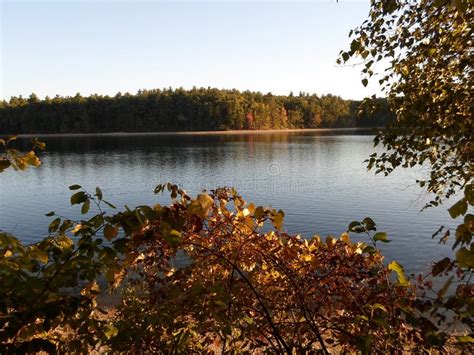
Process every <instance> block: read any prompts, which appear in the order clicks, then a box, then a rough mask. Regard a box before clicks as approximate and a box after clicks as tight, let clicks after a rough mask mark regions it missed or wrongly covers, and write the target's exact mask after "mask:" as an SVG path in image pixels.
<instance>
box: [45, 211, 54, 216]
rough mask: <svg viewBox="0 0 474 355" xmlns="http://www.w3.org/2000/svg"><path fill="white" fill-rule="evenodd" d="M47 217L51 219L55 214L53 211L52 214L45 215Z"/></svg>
mask: <svg viewBox="0 0 474 355" xmlns="http://www.w3.org/2000/svg"><path fill="white" fill-rule="evenodd" d="M45 216H46V217H51V216H54V212H53V211H51V212H48V213H46V214H45Z"/></svg>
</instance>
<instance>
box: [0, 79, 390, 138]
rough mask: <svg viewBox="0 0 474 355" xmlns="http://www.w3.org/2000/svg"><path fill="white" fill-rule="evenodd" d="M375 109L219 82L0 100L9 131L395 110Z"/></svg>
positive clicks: (375, 123) (334, 117)
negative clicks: (207, 85)
mask: <svg viewBox="0 0 474 355" xmlns="http://www.w3.org/2000/svg"><path fill="white" fill-rule="evenodd" d="M376 101H377V103H378V106H379V107H380V109H379V110H378V111H377V112H376V113H371V114H368V113H367V111H365V112H364V111H363V110H362V113H361V110H360V102H359V101H354V100H344V99H342V98H341V97H339V96H335V95H330V94H329V95H323V96H318V95H315V94H312V95H310V94H308V93H303V92H302V93H300V94H298V95H293V93H290V94H289V95H287V96H283V95H273V94H271V93H267V94H263V93H261V92H251V91H243V92H241V91H238V90H235V89H233V90H220V89H215V88H193V89H191V90H185V89H183V88H178V89H171V88H169V89H163V90H162V89H154V90H139V91H138V92H137V94H135V95H132V94H129V93H125V94H122V93H120V92H119V93H117V94H116V95H115V96H107V95H105V96H102V95H97V94H93V95H90V96H88V97H84V96H81V95H80V94H76V95H75V96H68V97H62V96H59V95H57V96H56V97H54V98H49V97H47V96H46V97H45V98H44V99H43V100H40V99H39V98H38V96H37V95H35V94H31V95H30V96H29V97H28V98H24V97H22V96H18V97H12V98H11V99H10V100H9V101H5V100H4V101H0V129H1V131H3V132H2V133H15V134H19V133H97V132H120V131H122V132H144V131H201V130H240V129H250V130H264V129H287V128H293V129H294V128H296V129H298V128H336V127H379V126H385V125H386V124H387V122H388V121H389V120H391V119H392V118H393V114H391V113H390V111H389V109H388V105H387V103H386V101H385V100H384V99H377V100H376Z"/></svg>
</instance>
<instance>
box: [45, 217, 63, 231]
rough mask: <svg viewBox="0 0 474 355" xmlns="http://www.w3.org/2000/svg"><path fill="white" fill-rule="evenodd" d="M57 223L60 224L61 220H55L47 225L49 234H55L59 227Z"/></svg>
mask: <svg viewBox="0 0 474 355" xmlns="http://www.w3.org/2000/svg"><path fill="white" fill-rule="evenodd" d="M59 223H61V218H59V217H58V218H55V219H54V220H53V221H52V222H51V223H50V224H49V227H48V231H49V233H52V232H56V230H57V229H58V227H59Z"/></svg>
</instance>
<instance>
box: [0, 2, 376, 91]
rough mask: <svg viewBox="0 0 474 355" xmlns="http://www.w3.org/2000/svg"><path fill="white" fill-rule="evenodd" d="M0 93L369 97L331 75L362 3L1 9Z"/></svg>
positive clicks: (16, 5)
mask: <svg viewBox="0 0 474 355" xmlns="http://www.w3.org/2000/svg"><path fill="white" fill-rule="evenodd" d="M1 6H2V8H1V11H2V17H1V31H2V47H1V93H0V97H2V98H5V99H9V98H10V96H13V95H15V96H16V95H23V96H28V95H29V94H30V93H31V92H35V93H36V94H37V95H38V96H40V97H44V96H45V95H49V96H54V95H56V94H60V95H74V94H75V93H76V92H80V93H81V94H83V95H89V94H91V93H99V94H109V95H111V94H115V93H116V92H118V91H121V92H122V93H123V92H126V91H128V92H131V93H134V92H136V91H137V90H138V89H140V88H147V89H151V88H163V87H169V86H171V87H180V86H182V87H184V88H191V87H192V86H198V87H199V86H204V87H207V86H211V87H217V88H237V89H240V90H245V89H249V90H258V91H262V92H265V93H266V92H268V91H271V92H273V93H276V94H288V93H289V92H290V91H293V92H295V93H298V92H299V91H305V92H310V93H316V94H326V93H332V94H337V95H341V96H342V97H344V98H354V99H359V98H362V97H364V96H366V95H368V94H372V93H373V92H372V91H373V90H374V89H376V88H373V89H372V90H371V89H370V88H368V89H365V88H364V87H363V86H362V84H361V82H360V79H361V76H360V70H361V67H360V66H358V67H342V68H341V67H338V66H337V65H336V64H335V61H336V58H337V55H338V53H339V50H340V49H346V48H347V46H348V42H349V41H348V38H347V35H348V32H349V30H350V29H351V28H353V27H356V26H357V25H359V24H360V23H362V21H363V20H364V19H365V18H366V16H367V13H368V6H369V5H368V2H365V1H344V0H340V1H339V3H336V2H335V1H329V0H327V1H312V2H304V3H298V2H294V1H286V2H278V3H270V2H256V1H234V2H226V1H214V2H203V1H194V2H192V1H188V2H183V1H178V2H165V1H148V2H139V3H137V2H135V1H122V2H120V1H67V0H64V1H54V2H42V1H34V2H33V1H31V2H26V1H4V0H2V5H1Z"/></svg>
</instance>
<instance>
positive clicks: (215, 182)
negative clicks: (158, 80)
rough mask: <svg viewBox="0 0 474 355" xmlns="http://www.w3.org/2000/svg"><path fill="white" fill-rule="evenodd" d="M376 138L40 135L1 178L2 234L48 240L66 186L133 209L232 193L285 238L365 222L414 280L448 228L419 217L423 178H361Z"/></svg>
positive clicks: (441, 220)
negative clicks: (159, 190) (32, 157)
mask: <svg viewBox="0 0 474 355" xmlns="http://www.w3.org/2000/svg"><path fill="white" fill-rule="evenodd" d="M372 138H373V137H372V136H371V135H367V134H361V133H360V132H347V131H345V132H301V133H300V132H287V133H278V134H275V133H269V134H262V133H260V134H232V135H208V136H206V135H198V136H189V135H188V136H163V135H149V134H148V135H116V136H114V135H107V136H77V137H72V136H69V137H68V136H63V137H44V138H43V139H42V140H43V141H45V142H46V144H47V152H46V153H45V154H43V155H42V160H43V164H42V166H41V167H40V168H39V169H29V170H27V171H26V172H22V173H17V172H14V171H8V172H5V173H3V174H1V175H0V184H1V185H0V186H1V187H0V229H2V230H4V231H7V232H12V233H13V234H14V235H16V236H18V237H19V238H21V239H22V240H23V241H25V242H34V241H37V240H39V239H40V238H42V237H44V236H45V235H47V226H48V224H49V221H50V220H51V218H48V217H45V216H44V214H45V213H46V212H48V211H57V212H61V213H62V214H65V215H68V216H70V217H74V216H78V215H79V214H78V212H79V211H78V210H79V209H78V208H77V207H71V206H69V196H70V194H71V192H70V191H69V190H68V186H69V185H71V184H80V185H82V186H84V187H86V188H87V189H90V190H91V191H93V189H94V188H95V186H100V187H101V188H102V190H103V192H104V195H105V196H106V198H107V199H108V200H109V201H111V202H113V203H114V204H116V205H117V206H123V205H124V204H127V205H128V206H130V207H133V206H137V205H141V204H153V203H156V202H158V201H159V200H160V199H162V197H157V196H155V195H154V194H153V188H154V187H155V186H156V185H157V184H159V183H162V182H168V181H171V182H174V183H177V184H179V185H181V186H182V187H183V188H184V189H186V190H187V191H188V192H189V193H192V194H194V193H197V192H200V191H202V190H203V189H211V188H215V187H218V186H234V187H236V188H237V189H238V191H239V192H240V194H241V195H243V197H244V198H245V199H246V200H248V201H252V202H254V203H255V204H263V205H272V206H273V207H275V208H277V209H283V210H284V211H285V213H286V219H285V224H284V228H285V229H286V230H287V231H288V232H290V233H301V234H302V235H304V236H312V235H313V234H319V235H322V236H325V235H328V234H331V235H338V234H340V233H342V232H344V231H345V230H346V229H347V226H348V224H349V223H350V222H351V221H353V220H361V219H363V218H364V217H366V216H370V217H372V218H373V219H374V220H375V221H376V222H377V224H378V228H379V230H383V231H386V232H387V233H388V234H389V236H390V238H391V239H392V240H393V241H392V242H391V243H390V244H387V245H384V248H383V249H384V252H385V254H386V255H387V259H389V260H391V259H396V260H398V261H399V262H401V263H402V264H404V265H405V267H406V268H407V270H408V271H410V272H415V271H416V272H418V271H422V270H426V268H427V266H428V265H429V262H430V261H431V260H434V259H435V258H437V257H439V256H442V255H451V251H450V248H449V247H448V246H440V245H438V244H437V242H436V241H433V240H432V239H431V235H432V234H433V232H434V231H436V230H437V228H438V227H439V226H440V225H443V224H444V225H453V223H452V221H451V220H450V218H449V216H448V214H447V212H446V207H444V206H443V207H440V208H436V209H429V210H427V211H425V212H422V213H420V209H421V208H422V207H423V205H424V203H425V202H426V201H427V196H425V195H424V194H423V193H422V191H421V190H420V189H419V188H417V187H416V186H415V184H414V183H415V179H416V178H417V177H420V175H422V174H423V171H422V170H420V169H419V170H418V171H415V170H400V171H397V172H396V173H394V174H393V175H391V176H389V177H383V176H375V175H374V174H373V173H372V172H367V170H366V168H365V164H364V163H363V161H364V160H365V159H366V158H367V157H368V156H369V154H371V153H372V152H373V151H374V148H373V143H372ZM28 141H29V140H28V139H26V138H24V139H22V141H21V142H20V144H22V145H23V144H25V147H26V144H27V143H28ZM357 238H359V237H358V236H354V237H353V239H357Z"/></svg>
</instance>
